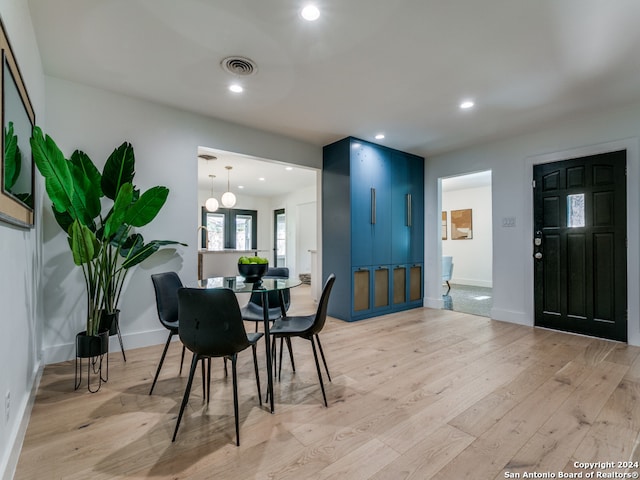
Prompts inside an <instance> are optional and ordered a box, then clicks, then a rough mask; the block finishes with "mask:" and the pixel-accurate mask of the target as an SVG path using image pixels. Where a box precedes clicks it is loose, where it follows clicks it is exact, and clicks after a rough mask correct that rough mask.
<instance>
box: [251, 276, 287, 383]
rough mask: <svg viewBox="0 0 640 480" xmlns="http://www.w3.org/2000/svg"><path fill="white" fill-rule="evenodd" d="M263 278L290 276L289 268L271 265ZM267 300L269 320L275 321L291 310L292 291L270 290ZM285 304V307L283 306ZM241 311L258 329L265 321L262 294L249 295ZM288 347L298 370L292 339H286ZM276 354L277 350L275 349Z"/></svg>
mask: <svg viewBox="0 0 640 480" xmlns="http://www.w3.org/2000/svg"><path fill="white" fill-rule="evenodd" d="M263 278H276V279H277V278H289V269H288V268H287V267H271V268H269V269H268V270H267V273H266V274H265V276H264V277H263ZM267 301H268V304H269V311H268V315H269V321H271V322H274V321H276V320H277V319H278V318H281V317H282V316H283V313H284V314H286V312H287V311H288V310H289V307H290V306H291V292H290V290H289V289H288V288H287V289H284V290H280V291H277V292H275V291H274V292H268V293H267ZM283 305H284V308H283ZM240 311H241V312H242V319H243V320H245V321H247V322H255V325H256V327H255V331H256V332H257V331H258V325H260V324H262V323H263V322H264V310H263V308H262V294H261V293H257V292H256V293H252V294H251V296H250V297H249V301H248V302H247V304H246V305H245V306H243V307H242V308H241V309H240ZM286 342H287V348H288V349H289V359H290V360H291V368H292V369H293V371H294V372H295V371H296V365H295V362H294V360H293V350H292V349H291V340H290V339H286ZM274 354H275V351H274Z"/></svg>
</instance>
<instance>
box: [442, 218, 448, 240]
mask: <svg viewBox="0 0 640 480" xmlns="http://www.w3.org/2000/svg"><path fill="white" fill-rule="evenodd" d="M446 239H447V212H442V240H446Z"/></svg>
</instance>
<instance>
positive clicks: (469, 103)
mask: <svg viewBox="0 0 640 480" xmlns="http://www.w3.org/2000/svg"><path fill="white" fill-rule="evenodd" d="M474 105H475V103H474V102H473V100H465V101H463V102H460V108H461V109H462V110H467V109H469V108H472V107H473V106H474Z"/></svg>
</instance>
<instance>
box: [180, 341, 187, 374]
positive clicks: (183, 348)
mask: <svg viewBox="0 0 640 480" xmlns="http://www.w3.org/2000/svg"><path fill="white" fill-rule="evenodd" d="M186 349H187V347H185V346H184V345H182V356H181V357H180V373H179V374H178V375H182V364H183V363H184V352H185V350H186Z"/></svg>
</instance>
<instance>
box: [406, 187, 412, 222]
mask: <svg viewBox="0 0 640 480" xmlns="http://www.w3.org/2000/svg"><path fill="white" fill-rule="evenodd" d="M411 220H412V219H411V194H410V193H407V227H410V226H411Z"/></svg>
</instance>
